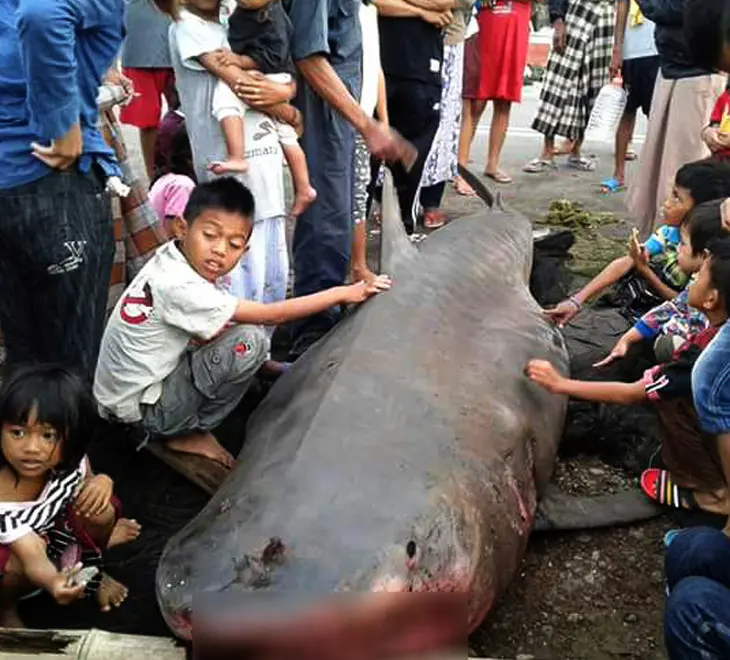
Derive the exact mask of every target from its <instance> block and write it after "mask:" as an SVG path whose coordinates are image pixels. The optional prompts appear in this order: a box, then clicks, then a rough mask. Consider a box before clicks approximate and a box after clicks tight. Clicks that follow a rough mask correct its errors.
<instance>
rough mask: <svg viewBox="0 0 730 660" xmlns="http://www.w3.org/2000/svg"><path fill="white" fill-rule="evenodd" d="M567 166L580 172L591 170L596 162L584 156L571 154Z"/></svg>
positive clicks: (594, 167)
mask: <svg viewBox="0 0 730 660" xmlns="http://www.w3.org/2000/svg"><path fill="white" fill-rule="evenodd" d="M568 167H572V168H573V169H574V170H578V171H580V172H592V171H593V170H595V169H596V162H595V161H594V160H591V159H590V158H586V157H585V156H580V157H575V156H571V157H570V158H568Z"/></svg>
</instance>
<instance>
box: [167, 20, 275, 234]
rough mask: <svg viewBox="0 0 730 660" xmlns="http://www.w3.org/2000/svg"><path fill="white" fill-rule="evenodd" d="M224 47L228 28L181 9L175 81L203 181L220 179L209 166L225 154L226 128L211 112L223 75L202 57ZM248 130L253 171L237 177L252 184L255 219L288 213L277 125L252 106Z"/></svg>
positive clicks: (175, 35) (173, 37) (175, 30)
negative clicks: (207, 66) (208, 67)
mask: <svg viewBox="0 0 730 660" xmlns="http://www.w3.org/2000/svg"><path fill="white" fill-rule="evenodd" d="M221 48H223V49H230V46H229V44H228V37H227V35H226V30H225V28H224V26H223V25H221V24H220V23H216V22H215V21H207V20H205V19H203V18H201V17H200V16H196V15H195V14H192V13H191V12H189V11H187V10H182V11H181V12H180V17H179V20H178V21H177V22H176V23H174V24H173V25H172V26H171V27H170V54H171V57H172V65H173V69H174V71H175V84H176V86H177V89H178V92H179V94H180V103H181V105H182V109H183V112H185V125H186V128H187V131H188V135H189V137H190V144H191V147H192V152H193V161H194V164H195V173H196V176H197V177H198V180H199V181H209V180H211V179H214V178H216V175H215V174H213V173H212V172H211V171H210V170H209V169H208V165H209V164H210V163H211V161H214V160H222V159H223V158H225V154H226V143H225V139H224V137H223V131H222V130H221V127H220V124H219V123H218V122H217V121H216V119H215V117H214V116H213V111H212V108H213V93H214V91H215V87H216V84H217V83H218V79H217V78H216V77H215V76H213V75H212V74H211V73H208V71H207V70H206V69H205V67H204V66H203V65H202V64H200V63H199V62H198V60H197V58H198V57H200V56H201V55H204V54H205V53H210V52H212V51H214V50H218V49H221ZM244 131H245V133H244V137H245V142H246V152H245V156H246V158H247V159H248V160H249V171H248V172H246V173H245V174H239V175H237V177H236V178H238V179H239V180H240V181H241V183H243V184H244V185H246V186H247V187H248V188H250V190H251V193H252V194H253V196H254V200H255V202H256V206H255V212H254V220H255V221H259V220H262V219H264V218H275V217H278V216H282V215H285V214H286V197H285V193H284V172H283V169H282V164H283V160H282V159H283V152H282V150H281V146H280V144H279V138H278V135H277V132H276V126H275V125H274V122H273V120H272V119H271V118H269V117H268V116H267V115H264V114H262V113H260V112H257V111H255V110H251V109H248V111H247V112H246V118H245V121H244Z"/></svg>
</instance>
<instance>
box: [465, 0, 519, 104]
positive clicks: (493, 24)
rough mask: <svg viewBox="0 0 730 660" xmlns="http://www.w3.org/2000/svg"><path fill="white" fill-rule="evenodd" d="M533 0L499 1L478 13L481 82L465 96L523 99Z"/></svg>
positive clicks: (489, 98)
mask: <svg viewBox="0 0 730 660" xmlns="http://www.w3.org/2000/svg"><path fill="white" fill-rule="evenodd" d="M531 14H532V3H531V2H517V1H516V0H496V2H495V7H494V9H490V8H489V7H487V6H484V7H483V8H482V9H481V11H480V12H479V14H478V16H477V22H478V23H479V34H478V35H477V37H476V38H477V40H478V46H479V60H480V66H479V81H478V84H477V85H475V86H474V89H471V90H468V91H469V92H470V94H469V95H468V96H467V95H466V94H465V95H464V96H465V98H473V99H479V100H482V101H492V100H495V99H496V100H502V101H512V102H515V103H519V102H520V101H521V100H522V87H523V85H524V77H525V64H526V63H527V45H528V42H529V39H530V16H531Z"/></svg>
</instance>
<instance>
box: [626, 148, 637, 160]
mask: <svg viewBox="0 0 730 660" xmlns="http://www.w3.org/2000/svg"><path fill="white" fill-rule="evenodd" d="M637 158H638V156H637V155H636V152H635V151H634V150H633V149H629V150H628V151H627V152H626V156H625V157H624V160H636V159H637Z"/></svg>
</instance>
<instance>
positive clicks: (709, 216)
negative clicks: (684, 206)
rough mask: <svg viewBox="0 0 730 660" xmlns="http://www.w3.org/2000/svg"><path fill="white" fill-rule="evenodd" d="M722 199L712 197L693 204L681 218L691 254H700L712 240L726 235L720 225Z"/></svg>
mask: <svg viewBox="0 0 730 660" xmlns="http://www.w3.org/2000/svg"><path fill="white" fill-rule="evenodd" d="M724 201H725V200H724V199H713V200H712V201H710V202H705V203H704V204H700V205H699V206H695V207H694V208H693V209H692V210H691V211H690V212H689V213H688V214H687V215H686V216H685V218H684V220H682V226H683V227H685V228H686V229H687V233H688V234H689V240H690V243H692V256H697V255H698V254H702V252H704V251H705V250H706V249H707V248H708V247H709V245H710V243H711V242H712V241H714V240H716V239H718V238H722V237H723V236H725V235H727V233H726V231H725V229H724V228H723V226H722V203H723V202H724Z"/></svg>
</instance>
